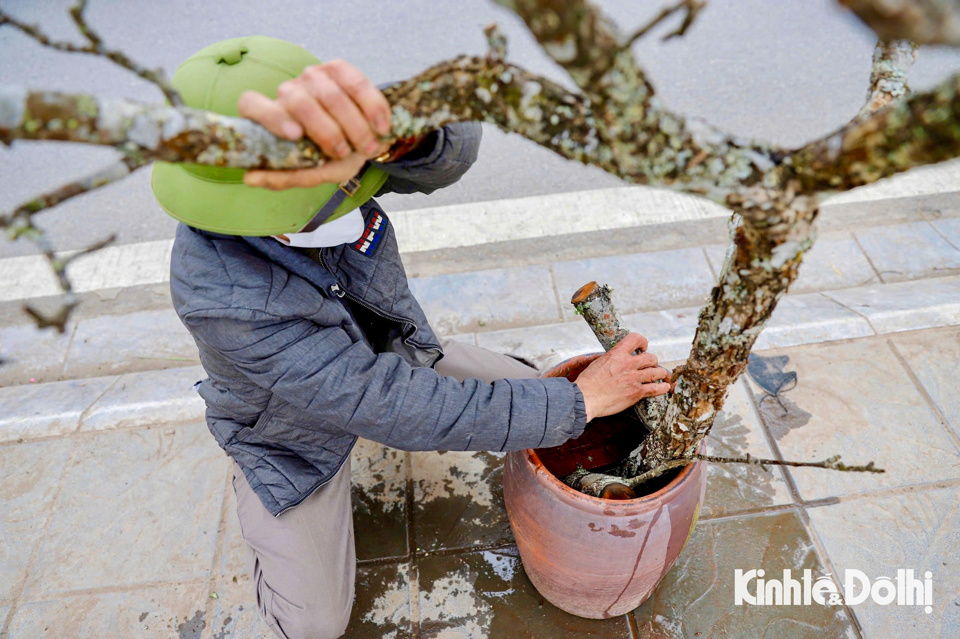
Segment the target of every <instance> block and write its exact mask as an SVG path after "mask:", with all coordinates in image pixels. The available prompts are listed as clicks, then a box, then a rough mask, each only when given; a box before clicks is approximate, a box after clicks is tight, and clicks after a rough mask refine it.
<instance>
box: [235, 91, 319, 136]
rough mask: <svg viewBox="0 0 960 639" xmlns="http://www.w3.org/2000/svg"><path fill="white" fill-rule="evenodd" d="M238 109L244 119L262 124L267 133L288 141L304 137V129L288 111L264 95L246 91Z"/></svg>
mask: <svg viewBox="0 0 960 639" xmlns="http://www.w3.org/2000/svg"><path fill="white" fill-rule="evenodd" d="M237 108H238V109H239V111H240V115H241V116H242V117H245V118H248V119H250V120H254V121H256V122H258V123H260V125H261V126H263V127H264V128H265V129H266V130H267V131H270V133H273V134H274V135H276V136H278V137H281V138H286V139H288V140H299V139H300V138H302V137H303V128H302V127H301V126H300V125H299V124H297V122H296V120H294V119H293V118H291V117H290V114H289V113H287V111H286V109H284V108H283V107H282V106H280V105H279V104H278V103H277V102H275V101H273V100H271V99H270V98H268V97H267V96H265V95H263V94H262V93H258V92H256V91H244V92H243V93H242V94H240V100H239V101H238V102H237Z"/></svg>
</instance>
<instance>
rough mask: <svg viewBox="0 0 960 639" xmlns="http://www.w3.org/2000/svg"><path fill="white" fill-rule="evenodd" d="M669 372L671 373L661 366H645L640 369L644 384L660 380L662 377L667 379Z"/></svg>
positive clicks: (641, 379)
mask: <svg viewBox="0 0 960 639" xmlns="http://www.w3.org/2000/svg"><path fill="white" fill-rule="evenodd" d="M669 374H670V373H668V372H667V370H666V369H665V368H660V367H659V366H657V367H654V368H644V369H643V370H641V371H640V381H642V382H643V383H644V384H649V383H651V382H658V381H660V380H662V379H666V378H667V376H669Z"/></svg>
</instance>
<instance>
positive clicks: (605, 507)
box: [523, 441, 705, 516]
mask: <svg viewBox="0 0 960 639" xmlns="http://www.w3.org/2000/svg"><path fill="white" fill-rule="evenodd" d="M704 448H705V442H703V441H701V442H700V446H699V452H701V453H702V452H703V450H704ZM523 452H524V453H525V454H526V456H527V459H528V460H529V461H530V462H531V463H532V465H533V471H534V475H535V476H536V477H537V481H539V482H540V483H542V484H544V485H545V486H546V487H547V489H549V490H551V491H552V492H554V493H558V496H559V497H560V498H561V499H562V500H563V501H565V502H566V503H568V504H570V505H571V506H575V507H577V508H580V509H581V510H585V511H590V512H596V513H597V514H602V515H620V516H624V515H633V514H637V513H641V512H645V511H647V510H649V508H650V506H652V505H656V504H659V503H660V502H662V501H669V500H670V496H669V493H671V492H676V491H678V490H681V486H682V484H684V483H686V482H687V480H688V479H689V477H690V476H691V475H692V474H693V472H694V471H695V470H697V466H699V465H700V464H702V463H703V462H702V461H695V462H692V463H690V464H687V465H686V466H684V467H683V468H682V469H681V470H680V474H679V475H677V476H676V477H674V478H673V481H671V482H670V483H669V484H667V485H666V486H664V487H663V488H661V489H660V490H658V491H657V492H655V493H650V494H648V495H642V496H640V497H636V498H635V499H603V498H601V497H594V496H592V495H585V494H584V493H581V492H580V491H579V490H574V489H573V488H571V487H570V486H567V485H566V484H565V483H563V482H562V481H560V480H559V479H558V478H557V476H556V475H554V474H553V473H551V472H550V471H549V470H547V467H546V466H544V465H543V462H542V461H541V460H540V456H539V455H537V453H536V451H535V450H534V449H532V448H527V449H526V450H524V451H523ZM611 509H613V510H614V512H612V513H611V512H609V511H610V510H611Z"/></svg>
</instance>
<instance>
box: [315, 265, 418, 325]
mask: <svg viewBox="0 0 960 639" xmlns="http://www.w3.org/2000/svg"><path fill="white" fill-rule="evenodd" d="M317 259H318V260H319V261H320V266H322V267H323V268H324V269H325V270H326V271H327V272H328V273H330V276H331V277H333V279H334V281H335V282H336V284H334V285H333V286H331V287H330V292H331V293H333V294H334V295H336V296H337V297H346V298H347V299H349V300H350V301H351V302H355V303H357V304H359V305H360V306H362V307H364V308H365V309H367V310H368V311H370V312H371V313H373V314H375V315H379V316H380V317H382V318H384V319H388V320H393V321H394V322H397V323H399V324H402V325H404V326H412V327H413V332H412V333H410V334H411V335H414V334H416V332H417V331H419V330H420V328H419V327H418V326H417V324H416V323H415V322H411V321H410V320H408V319H406V318H403V317H400V316H399V315H393V314H391V313H387V312H386V311H382V310H380V309H379V308H376V307H375V306H373V305H372V304H368V303H367V302H364V301H363V300H362V299H360V298H359V297H357V296H356V295H354V294H353V293H351V292H350V291H348V290H347V289H345V288H343V287H342V286H340V282H339V281H337V278H336V276H335V275H334V274H333V271H331V270H330V268H329V267H328V266H327V263H326V261H325V260H324V259H323V249H322V248H321V249H319V250H318V251H317ZM403 341H404V343H407V344H409V343H410V342H409V341H408V339H407V338H406V337H405V338H403Z"/></svg>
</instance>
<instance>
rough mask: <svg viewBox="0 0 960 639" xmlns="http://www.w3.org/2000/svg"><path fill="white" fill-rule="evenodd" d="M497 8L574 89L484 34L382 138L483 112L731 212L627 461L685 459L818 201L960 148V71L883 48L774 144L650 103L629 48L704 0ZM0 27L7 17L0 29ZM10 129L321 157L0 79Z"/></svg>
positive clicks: (402, 88) (908, 23) (435, 76)
mask: <svg viewBox="0 0 960 639" xmlns="http://www.w3.org/2000/svg"><path fill="white" fill-rule="evenodd" d="M498 1H499V3H500V4H502V5H504V6H507V7H509V8H510V9H512V10H513V11H514V12H516V13H517V15H518V16H519V17H520V18H522V19H523V21H524V22H525V24H526V25H527V27H528V28H529V29H530V31H531V33H532V34H533V36H534V37H535V38H536V39H537V41H538V42H539V43H540V45H541V46H542V47H543V49H544V50H545V51H546V52H547V54H548V55H549V56H550V57H551V58H552V59H553V60H554V61H556V62H557V63H558V64H559V65H560V66H561V67H562V68H563V69H564V70H565V71H566V72H567V73H568V74H569V76H570V78H571V79H572V80H573V81H574V83H575V84H576V86H577V87H578V90H577V91H569V90H567V89H565V88H563V87H562V86H560V85H558V84H556V83H554V82H551V81H549V80H547V79H545V78H543V77H539V76H537V75H534V74H532V73H529V72H527V71H525V70H524V69H523V68H522V67H520V66H517V65H514V64H511V63H507V62H506V61H505V60H504V59H503V55H504V47H505V44H504V40H503V38H502V36H500V34H499V33H497V32H496V31H495V30H488V40H489V41H490V43H491V50H490V52H489V53H488V54H487V55H485V56H474V57H467V56H463V57H459V58H456V59H454V60H450V61H447V62H442V63H439V64H437V65H435V66H433V67H431V68H430V69H427V70H426V71H424V72H422V73H420V74H418V75H417V76H416V77H413V78H410V79H409V80H406V81H403V82H400V83H397V84H395V85H393V86H392V87H390V88H388V89H386V90H385V91H384V93H385V95H386V97H387V99H388V101H389V102H390V104H391V105H392V111H393V129H392V131H391V134H390V136H388V137H389V138H398V137H408V136H412V135H419V134H423V133H426V132H428V131H430V130H434V129H436V128H439V127H441V126H444V125H446V124H449V123H451V122H456V121H463V120H477V121H484V122H488V123H491V124H494V125H496V126H498V127H500V128H501V129H503V130H504V131H508V132H511V133H515V134H518V135H521V136H523V137H525V138H528V139H530V140H533V141H534V142H536V143H538V144H540V145H542V146H544V147H546V148H548V149H550V150H552V151H553V152H555V153H557V154H559V155H561V156H563V157H565V158H568V159H572V160H576V161H578V162H582V163H584V164H591V165H594V166H597V167H599V168H601V169H603V170H605V171H607V172H609V173H611V174H613V175H616V176H619V177H620V178H622V179H624V180H626V181H628V182H631V183H635V184H646V185H651V186H657V187H665V188H671V189H675V190H679V191H683V192H687V193H692V194H696V195H700V196H702V197H706V198H709V199H711V200H713V201H716V202H720V203H722V204H723V205H725V206H727V207H728V208H729V209H730V210H731V212H732V213H733V216H732V218H731V240H732V247H731V250H730V251H729V252H728V256H727V259H726V263H725V264H724V267H723V269H722V271H721V274H720V276H719V282H718V284H717V286H716V287H715V288H714V289H713V291H712V293H711V295H710V298H709V300H708V302H707V305H706V306H705V307H704V309H703V310H702V312H701V314H700V318H699V325H698V328H697V332H696V337H695V339H694V343H693V347H692V349H691V353H690V356H689V358H688V359H687V361H686V363H685V364H684V365H682V366H680V367H678V368H677V370H676V371H675V372H674V380H675V381H676V387H675V391H674V392H673V393H672V394H671V396H670V397H669V399H668V400H667V401H666V406H665V408H664V410H662V411H661V412H660V413H658V417H657V418H656V419H655V420H651V421H656V422H657V423H652V424H648V426H650V429H651V432H650V434H649V436H648V437H647V438H646V440H645V441H644V442H643V444H642V446H641V447H640V449H638V453H637V455H635V456H634V458H635V460H636V464H635V465H634V470H635V471H636V472H637V473H652V472H656V471H657V469H659V468H663V467H664V466H665V465H674V464H677V463H681V462H683V461H684V460H692V459H694V458H696V456H697V453H696V451H697V450H698V446H699V444H700V442H701V440H702V439H703V437H704V436H706V435H707V434H708V433H709V431H710V428H711V427H712V425H713V421H714V419H715V417H716V414H717V412H718V411H719V410H720V408H721V407H722V405H723V401H724V397H725V395H726V392H727V389H728V388H729V386H730V385H731V384H732V383H734V382H735V381H736V380H737V378H738V377H739V375H740V374H741V373H742V372H743V370H744V368H745V367H746V364H747V359H748V355H749V353H750V350H751V348H752V347H753V345H754V343H755V341H756V339H757V337H758V335H759V334H760V332H761V331H762V329H763V327H764V324H765V323H766V321H767V320H768V319H769V317H770V315H771V314H772V313H773V311H774V309H775V308H776V305H777V302H778V301H779V300H780V299H781V298H782V297H783V296H784V295H785V294H786V292H787V290H788V288H789V286H790V284H791V282H793V281H794V279H795V278H796V276H797V273H798V269H799V267H800V263H801V260H802V257H803V254H804V252H805V251H807V250H808V249H809V248H810V247H811V246H812V244H813V242H814V237H815V233H814V221H815V219H816V217H817V212H818V203H819V201H820V198H821V197H822V196H823V194H825V193H829V192H833V191H839V190H846V189H851V188H855V187H857V186H861V185H864V184H869V183H871V182H875V181H876V180H879V179H882V178H884V177H888V176H890V175H893V174H895V173H898V172H902V171H906V170H908V169H911V168H913V167H917V166H921V165H926V164H932V163H935V162H940V161H943V160H947V159H950V158H954V157H958V156H960V76H956V77H953V78H949V79H947V80H945V81H944V82H942V83H941V84H940V85H938V86H936V87H934V88H933V89H932V90H929V91H926V92H924V93H919V94H915V95H912V96H907V88H906V71H907V69H908V68H909V64H910V63H912V59H913V54H914V47H913V45H912V44H910V43H889V44H887V43H885V42H884V43H881V44H880V45H878V49H877V54H876V57H875V64H874V69H873V74H872V76H871V81H870V96H871V97H870V100H869V102H868V105H867V106H866V107H865V108H864V110H863V111H861V113H859V114H854V113H851V122H850V123H849V124H848V125H846V126H845V127H843V128H842V129H840V130H839V131H836V132H834V133H832V134H830V135H828V136H825V137H824V138H822V139H821V140H817V141H815V142H813V143H811V144H808V145H806V146H805V147H803V148H801V149H795V150H791V149H782V148H779V147H777V146H775V145H773V144H769V143H764V142H757V141H750V140H745V139H742V138H740V137H738V136H736V135H734V134H731V133H727V132H723V131H720V130H718V129H717V128H715V127H713V126H711V125H709V124H707V123H704V122H702V121H699V120H696V119H693V118H688V117H684V116H683V115H680V114H676V113H673V112H671V111H669V110H667V109H666V108H664V107H663V105H662V104H661V103H660V102H659V100H658V98H657V96H656V94H655V90H654V86H653V84H652V83H651V81H650V80H649V78H648V77H647V75H646V73H645V72H644V70H643V68H642V67H641V65H640V64H639V63H638V61H637V59H636V57H635V55H634V53H633V51H632V49H631V44H632V43H633V42H634V41H635V40H636V39H637V38H643V37H646V36H647V35H648V34H650V33H652V32H653V31H655V30H656V29H658V28H659V27H660V25H662V24H663V23H664V22H666V21H668V20H670V19H677V14H680V13H683V14H684V17H683V19H682V22H681V24H680V25H679V26H678V27H677V28H676V30H675V31H674V32H673V33H678V32H683V31H685V30H686V29H688V28H689V27H690V26H691V24H693V21H694V20H695V19H696V17H697V15H698V14H699V13H700V11H701V9H702V8H703V3H702V2H699V1H694V0H689V1H684V2H679V3H677V4H676V5H675V6H674V7H672V8H671V9H670V10H669V11H665V12H662V13H661V15H660V16H658V17H656V18H655V19H654V21H652V22H650V23H648V24H647V25H645V26H643V27H641V28H640V29H638V30H637V31H635V32H634V33H633V35H630V36H624V35H622V34H621V32H620V31H619V30H618V28H617V27H616V25H614V24H613V23H612V22H611V21H610V20H609V19H607V18H606V17H605V16H604V15H603V14H602V13H601V12H600V11H599V10H598V9H597V8H596V7H595V6H593V5H591V4H590V3H589V2H587V1H586V0H498ZM845 4H848V5H849V6H851V7H852V8H854V10H856V11H857V12H858V15H861V17H864V19H865V20H866V21H867V22H868V23H869V24H871V26H874V28H875V29H877V31H878V33H880V35H881V36H882V37H883V38H884V39H885V40H886V39H891V38H900V39H903V38H913V39H915V40H917V41H922V42H946V43H951V44H957V43H958V39H957V38H956V37H955V35H951V34H952V31H951V29H953V28H954V27H953V26H952V25H954V22H953V20H954V19H955V18H956V17H957V15H958V14H960V12H958V10H957V8H958V5H957V2H956V1H955V0H899V2H894V3H893V4H897V5H898V6H902V7H904V8H905V9H904V11H901V12H899V13H894V14H890V15H886V14H885V15H884V17H883V20H879V19H877V18H875V17H873V16H874V14H875V13H876V12H877V11H879V10H880V9H881V8H883V7H888V6H892V4H891V3H889V2H883V3H881V2H870V1H869V0H863V1H862V2H855V1H854V0H849V1H847V2H845ZM871 7H872V9H871ZM871 11H873V13H871ZM3 20H4V18H3V16H2V15H0V26H2V25H3ZM7 23H8V24H12V23H11V22H10V20H9V19H7ZM881 23H882V25H883V26H882V28H881V26H879V25H881ZM866 71H867V70H866V69H865V73H864V76H865V80H866V76H867V73H866ZM20 139H33V140H69V141H76V142H84V143H92V144H103V145H109V146H112V147H114V148H116V149H117V150H118V151H119V153H120V154H121V156H122V158H123V160H124V162H125V163H127V164H128V165H129V166H139V165H141V164H143V163H145V162H149V161H152V160H155V159H161V160H166V161H174V162H195V163H203V164H212V165H217V166H232V167H240V168H272V169H291V168H304V167H311V166H317V165H319V164H321V163H322V162H324V160H325V157H324V155H323V153H322V152H320V150H319V149H318V148H317V147H316V146H315V145H313V144H312V143H311V142H309V141H306V140H304V141H300V142H297V143H292V142H288V141H283V140H279V139H276V138H274V137H273V136H271V135H270V134H269V133H267V132H266V131H265V130H264V129H262V128H260V127H259V126H257V125H255V124H253V123H251V122H248V121H245V120H240V119H233V118H225V117H223V116H219V115H215V114H210V113H205V112H200V111H196V110H191V109H186V108H184V107H178V106H169V107H167V106H152V105H142V104H135V103H132V102H127V101H122V100H108V99H103V98H97V97H94V96H77V95H64V94H54V93H38V92H30V91H28V90H27V89H24V88H20V87H3V88H0V140H2V141H3V142H5V143H7V144H10V143H12V142H14V141H15V140H20ZM89 186H92V185H89ZM68 191H69V192H70V193H74V192H78V190H77V189H68ZM79 192H82V191H79ZM62 199H63V198H60V199H59V200H58V199H57V197H48V198H39V199H38V200H36V201H34V202H33V203H31V204H29V205H27V206H25V207H21V208H20V209H19V210H18V211H17V212H15V213H14V214H11V215H9V216H6V217H4V218H0V220H3V222H4V224H5V225H6V226H8V228H12V225H13V224H14V221H17V223H19V224H21V225H22V224H23V223H24V220H26V221H27V222H29V217H30V216H32V215H36V214H37V213H38V212H39V211H42V210H43V208H44V206H45V204H46V203H52V202H55V201H62ZM636 328H638V329H639V330H641V331H642V330H643V327H636ZM797 463H808V462H797ZM820 466H821V467H834V468H838V469H839V466H840V465H838V464H830V463H826V462H823V463H820ZM845 468H847V469H851V468H853V469H857V468H867V467H866V466H864V467H845Z"/></svg>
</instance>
